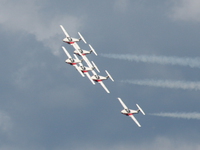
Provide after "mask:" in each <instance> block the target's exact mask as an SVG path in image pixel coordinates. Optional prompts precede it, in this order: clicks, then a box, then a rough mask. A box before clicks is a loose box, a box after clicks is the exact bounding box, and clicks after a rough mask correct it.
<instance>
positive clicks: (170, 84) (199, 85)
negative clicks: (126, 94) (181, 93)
mask: <svg viewBox="0 0 200 150" xmlns="http://www.w3.org/2000/svg"><path fill="white" fill-rule="evenodd" d="M121 82H122V83H129V84H137V85H147V86H155V87H163V88H174V89H184V90H186V89H189V90H200V82H188V81H172V80H149V79H145V80H121Z"/></svg>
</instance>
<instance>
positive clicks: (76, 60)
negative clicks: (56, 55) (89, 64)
mask: <svg viewBox="0 0 200 150" xmlns="http://www.w3.org/2000/svg"><path fill="white" fill-rule="evenodd" d="M62 48H63V50H64V52H65V54H66V55H67V57H68V59H66V60H65V62H66V63H68V64H70V65H72V66H74V67H75V68H76V70H77V71H78V72H79V73H80V74H81V75H82V76H83V77H84V76H85V75H84V74H83V73H82V72H81V71H80V69H79V68H78V66H77V64H78V63H81V62H82V61H83V60H79V59H78V58H76V59H74V58H72V57H71V55H70V54H69V53H68V51H67V50H66V48H65V47H63V46H62Z"/></svg>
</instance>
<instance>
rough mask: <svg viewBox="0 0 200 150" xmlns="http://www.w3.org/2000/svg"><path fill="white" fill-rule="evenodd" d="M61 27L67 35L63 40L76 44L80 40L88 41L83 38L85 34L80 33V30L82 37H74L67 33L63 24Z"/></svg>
mask: <svg viewBox="0 0 200 150" xmlns="http://www.w3.org/2000/svg"><path fill="white" fill-rule="evenodd" d="M60 27H61V29H62V31H63V32H64V34H65V36H66V38H64V39H63V42H65V43H68V44H74V43H75V42H79V41H80V40H83V42H84V43H87V42H86V41H85V39H84V38H83V36H82V35H81V34H80V32H78V35H79V36H80V38H73V37H71V36H69V34H68V33H67V31H66V30H65V29H64V27H63V26H62V25H60Z"/></svg>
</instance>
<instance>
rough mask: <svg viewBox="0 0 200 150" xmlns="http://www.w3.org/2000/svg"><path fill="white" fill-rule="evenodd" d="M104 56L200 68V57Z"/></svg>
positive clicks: (106, 55) (105, 55)
mask: <svg viewBox="0 0 200 150" xmlns="http://www.w3.org/2000/svg"><path fill="white" fill-rule="evenodd" d="M100 55H101V56H103V57H107V58H114V59H121V60H128V61H136V62H146V63H158V64H162V65H167V64H169V65H180V66H189V67H191V68H195V67H196V68H200V57H195V58H188V57H183V58H180V57H174V56H172V57H167V56H155V55H151V56H147V55H131V54H100Z"/></svg>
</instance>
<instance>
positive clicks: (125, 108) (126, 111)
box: [118, 97, 145, 127]
mask: <svg viewBox="0 0 200 150" xmlns="http://www.w3.org/2000/svg"><path fill="white" fill-rule="evenodd" d="M118 100H119V102H120V103H121V105H122V106H123V107H124V109H123V110H122V111H121V113H122V114H124V115H126V116H129V117H131V119H133V121H135V123H136V124H137V125H138V126H139V127H141V125H140V123H139V122H138V121H137V119H136V118H135V117H134V116H133V114H137V113H139V112H141V113H142V114H143V115H145V113H144V111H143V110H142V108H140V106H139V105H138V104H136V106H137V107H138V109H137V110H132V109H129V108H128V107H127V106H126V105H125V104H124V102H123V101H122V100H121V98H119V97H118Z"/></svg>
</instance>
